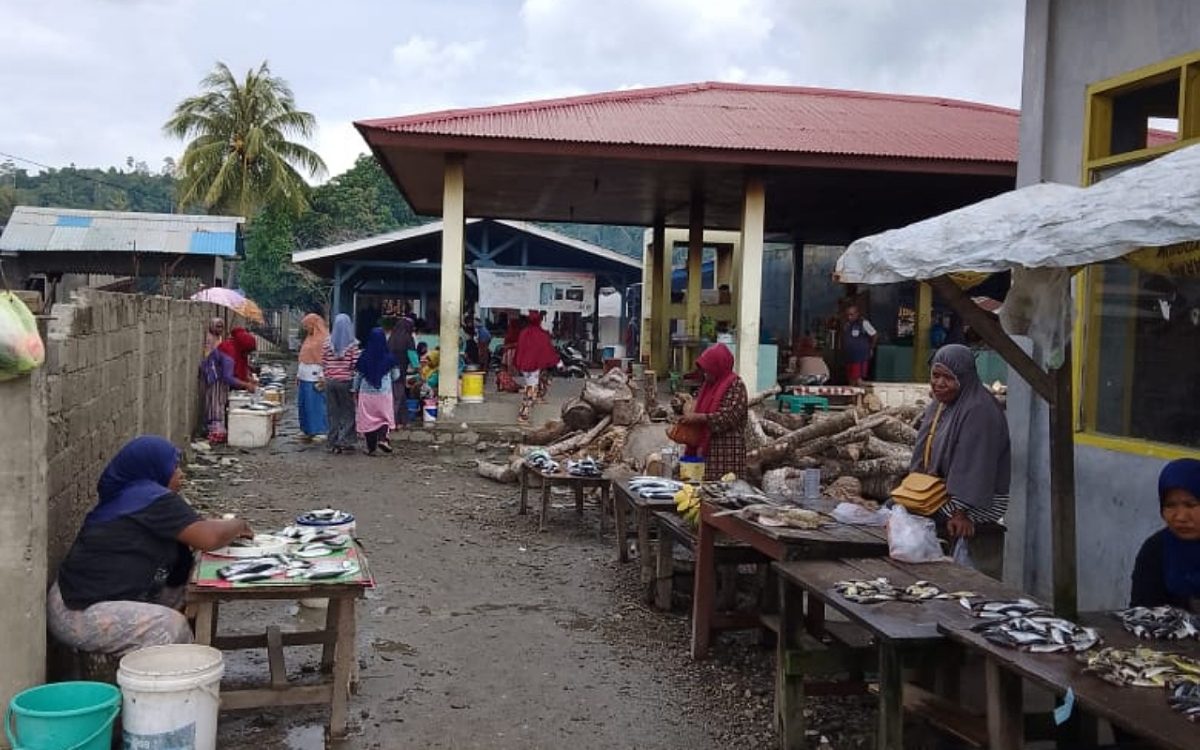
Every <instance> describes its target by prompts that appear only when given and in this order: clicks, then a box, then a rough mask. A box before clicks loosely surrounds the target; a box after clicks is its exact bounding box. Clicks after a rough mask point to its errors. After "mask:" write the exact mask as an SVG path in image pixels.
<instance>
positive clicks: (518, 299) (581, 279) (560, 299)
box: [476, 268, 596, 315]
mask: <svg viewBox="0 0 1200 750" xmlns="http://www.w3.org/2000/svg"><path fill="white" fill-rule="evenodd" d="M476 273H477V274H479V306H480V307H487V308H511V309H517V310H545V311H547V312H573V313H583V314H584V315H591V314H592V313H594V312H595V311H596V277H595V275H593V274H590V273H583V272H578V271H526V270H523V269H508V268H479V269H476Z"/></svg>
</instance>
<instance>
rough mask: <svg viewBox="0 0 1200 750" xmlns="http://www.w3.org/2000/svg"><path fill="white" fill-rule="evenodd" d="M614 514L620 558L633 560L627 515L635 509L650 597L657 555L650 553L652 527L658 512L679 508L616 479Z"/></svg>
mask: <svg viewBox="0 0 1200 750" xmlns="http://www.w3.org/2000/svg"><path fill="white" fill-rule="evenodd" d="M613 490H614V492H613V517H614V519H615V523H616V527H617V560H619V561H620V562H629V549H628V548H627V547H626V546H625V542H626V537H627V535H628V534H629V518H628V516H627V515H626V514H627V513H628V512H629V511H630V510H632V511H633V520H634V523H635V524H636V526H637V552H638V565H639V568H640V574H641V579H640V580H641V582H642V586H644V587H645V591H646V594H647V598H648V599H649V598H651V597H652V596H653V588H654V587H653V586H652V584H653V581H654V557H653V556H652V555H651V554H650V529H651V521H652V518H653V515H654V513H656V512H658V511H667V512H672V513H673V512H674V511H675V501H674V500H650V499H647V498H644V497H642V496H641V495H639V494H638V493H637V492H636V491H634V490H633V489H632V488H631V487H630V486H629V480H628V479H622V480H619V481H616V482H613Z"/></svg>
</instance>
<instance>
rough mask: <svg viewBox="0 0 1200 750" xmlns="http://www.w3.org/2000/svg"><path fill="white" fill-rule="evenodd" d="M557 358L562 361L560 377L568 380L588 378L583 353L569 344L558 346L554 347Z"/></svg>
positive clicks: (586, 363) (586, 364)
mask: <svg viewBox="0 0 1200 750" xmlns="http://www.w3.org/2000/svg"><path fill="white" fill-rule="evenodd" d="M556 348H557V350H558V358H559V359H561V360H562V371H561V372H562V375H563V377H568V378H589V377H591V373H590V372H588V361H587V358H586V357H584V356H583V352H581V351H579V350H578V349H576V348H575V347H574V346H572V345H570V344H560V345H559V346H558V347H556Z"/></svg>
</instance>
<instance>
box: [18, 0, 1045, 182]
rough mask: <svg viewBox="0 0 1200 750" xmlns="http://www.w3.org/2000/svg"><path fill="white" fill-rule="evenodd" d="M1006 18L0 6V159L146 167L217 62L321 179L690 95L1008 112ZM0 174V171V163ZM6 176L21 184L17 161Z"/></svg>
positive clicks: (769, 9)
mask: <svg viewBox="0 0 1200 750" xmlns="http://www.w3.org/2000/svg"><path fill="white" fill-rule="evenodd" d="M1023 7H1024V3H1023V2H1021V0H425V1H423V2H417V1H416V0H3V2H0V152H3V153H6V154H12V155H16V156H19V157H22V158H24V159H29V160H33V161H35V162H40V163H44V164H49V165H53V166H63V165H67V164H70V163H74V164H76V165H78V166H103V167H107V166H110V165H122V164H124V161H125V158H126V157H127V156H134V157H135V158H136V159H139V160H144V161H146V162H148V163H149V164H150V165H151V166H152V167H157V166H158V165H159V164H161V162H162V159H163V157H165V156H175V157H177V156H178V155H179V153H180V152H181V151H182V146H181V144H179V143H178V142H174V141H171V140H169V139H167V138H165V137H164V136H163V135H162V134H161V130H160V128H161V125H162V123H163V122H164V121H165V120H166V119H167V117H168V116H169V114H170V112H171V109H172V107H173V106H174V105H175V104H176V103H177V102H178V101H179V100H180V99H182V98H183V97H185V96H188V95H190V94H191V93H193V92H194V91H195V90H196V84H197V82H198V81H199V80H200V79H201V78H202V77H203V76H204V74H205V73H206V72H208V71H209V70H210V69H211V67H212V65H213V64H214V62H215V61H217V60H221V61H224V62H225V63H227V64H228V65H229V66H230V67H231V68H232V69H234V71H235V72H241V71H244V70H246V69H247V68H249V67H251V66H255V65H257V64H258V63H260V62H261V61H263V60H264V59H265V60H268V61H269V62H270V65H271V67H272V69H273V71H274V72H275V73H276V74H278V75H281V76H283V77H284V78H286V79H287V80H288V81H289V82H290V83H291V84H292V88H293V89H294V91H295V94H296V99H297V103H298V105H299V107H300V108H301V109H306V110H308V111H310V112H312V113H314V114H315V115H316V116H317V119H318V122H319V124H320V132H319V135H318V137H317V140H316V144H315V145H316V148H317V150H318V151H319V152H320V153H321V155H322V156H323V157H324V158H325V160H326V162H327V163H328V164H329V167H330V170H331V172H332V173H333V174H337V173H338V172H340V171H342V170H344V169H345V168H346V167H348V166H349V165H350V164H351V163H352V162H353V160H354V158H355V156H356V155H357V154H358V153H360V152H363V151H365V150H366V149H365V146H364V144H363V143H362V141H361V139H360V138H359V137H358V135H357V133H356V132H355V131H354V130H353V128H352V127H351V126H350V123H351V122H352V121H353V120H356V119H364V118H369V117H384V116H391V115H402V114H413V113H418V112H426V111H432V110H437V109H446V108H449V107H465V106H482V105H489V104H499V103H507V102H516V101H526V100H530V99H540V98H547V97H556V96H567V95H572V94H581V93H587V92H594V91H605V90H612V89H619V88H628V87H634V86H651V85H662V84H673V83H685V82H692V81H703V80H718V81H738V82H748V83H770V84H794V85H802V86H823V87H831V88H853V89H864V90H875V91H890V92H901V93H914V94H929V95H938V96H948V97H956V98H962V99H971V100H976V101H983V102H989V103H993V104H1000V105H1005V106H1011V107H1017V106H1018V105H1019V101H1020V81H1021V43H1022V33H1023V29H1022V25H1023ZM4 159H5V157H4V156H0V161H2V160H4ZM21 166H25V167H28V168H31V169H33V168H32V167H30V165H29V164H24V163H22V164H21Z"/></svg>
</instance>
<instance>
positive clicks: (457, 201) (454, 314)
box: [438, 154, 466, 418]
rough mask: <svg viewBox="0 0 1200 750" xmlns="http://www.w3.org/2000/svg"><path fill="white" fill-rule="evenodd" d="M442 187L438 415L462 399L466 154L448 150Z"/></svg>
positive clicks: (450, 410)
mask: <svg viewBox="0 0 1200 750" xmlns="http://www.w3.org/2000/svg"><path fill="white" fill-rule="evenodd" d="M443 180H444V182H443V189H442V294H441V310H440V313H441V326H440V328H439V331H438V345H439V346H440V347H441V350H442V353H441V362H440V365H439V367H438V401H439V402H440V404H439V409H438V417H439V418H445V417H450V416H452V415H453V414H454V406H455V404H457V403H458V331H459V328H460V326H461V324H462V299H463V258H464V255H465V253H466V211H465V203H466V201H465V196H464V193H465V181H464V175H463V157H462V155H461V154H447V156H446V171H445V176H444V178H443Z"/></svg>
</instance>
